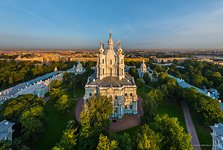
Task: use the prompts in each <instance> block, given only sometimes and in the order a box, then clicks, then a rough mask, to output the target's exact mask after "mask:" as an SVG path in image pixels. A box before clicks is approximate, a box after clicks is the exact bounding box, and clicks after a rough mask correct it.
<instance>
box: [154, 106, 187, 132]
mask: <svg viewBox="0 0 223 150" xmlns="http://www.w3.org/2000/svg"><path fill="white" fill-rule="evenodd" d="M157 114H167V115H168V116H170V117H175V118H177V119H178V121H179V122H180V125H181V126H183V127H184V129H185V131H186V132H187V128H186V124H185V119H184V114H183V111H182V109H181V106H180V105H179V104H178V103H177V102H164V103H163V104H161V105H160V106H159V107H158V108H157Z"/></svg>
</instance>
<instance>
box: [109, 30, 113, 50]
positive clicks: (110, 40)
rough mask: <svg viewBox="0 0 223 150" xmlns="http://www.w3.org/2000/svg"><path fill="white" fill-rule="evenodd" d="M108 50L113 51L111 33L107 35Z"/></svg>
mask: <svg viewBox="0 0 223 150" xmlns="http://www.w3.org/2000/svg"><path fill="white" fill-rule="evenodd" d="M108 49H109V50H113V49H114V44H113V40H112V33H110V34H109V40H108Z"/></svg>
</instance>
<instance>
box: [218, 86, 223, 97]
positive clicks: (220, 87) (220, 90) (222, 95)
mask: <svg viewBox="0 0 223 150" xmlns="http://www.w3.org/2000/svg"><path fill="white" fill-rule="evenodd" d="M217 89H218V92H219V94H220V99H222V100H223V83H222V84H220V85H219V86H218V87H217Z"/></svg>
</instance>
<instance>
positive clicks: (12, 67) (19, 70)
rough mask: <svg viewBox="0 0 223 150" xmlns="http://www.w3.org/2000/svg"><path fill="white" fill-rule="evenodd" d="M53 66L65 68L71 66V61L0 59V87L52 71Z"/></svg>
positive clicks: (60, 68)
mask: <svg viewBox="0 0 223 150" xmlns="http://www.w3.org/2000/svg"><path fill="white" fill-rule="evenodd" d="M55 67H57V68H58V69H59V70H66V69H68V68H71V67H72V63H71V62H51V63H50V64H48V65H46V64H40V63H37V62H22V61H15V60H10V61H6V60H0V89H4V88H7V87H10V86H13V85H15V84H18V83H21V82H23V81H27V80H30V79H33V78H35V77H38V76H40V75H43V74H46V73H48V72H52V71H53V70H54V68H55Z"/></svg>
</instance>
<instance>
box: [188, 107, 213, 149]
mask: <svg viewBox="0 0 223 150" xmlns="http://www.w3.org/2000/svg"><path fill="white" fill-rule="evenodd" d="M190 112H191V117H192V120H193V123H194V126H195V129H196V132H197V136H198V139H199V142H200V145H201V149H202V150H210V149H211V148H212V147H211V145H212V137H211V135H210V133H211V128H210V127H208V126H206V125H204V124H202V125H201V124H200V123H199V122H198V118H197V116H196V114H195V113H194V112H192V111H190ZM202 145H203V146H202Z"/></svg>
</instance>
